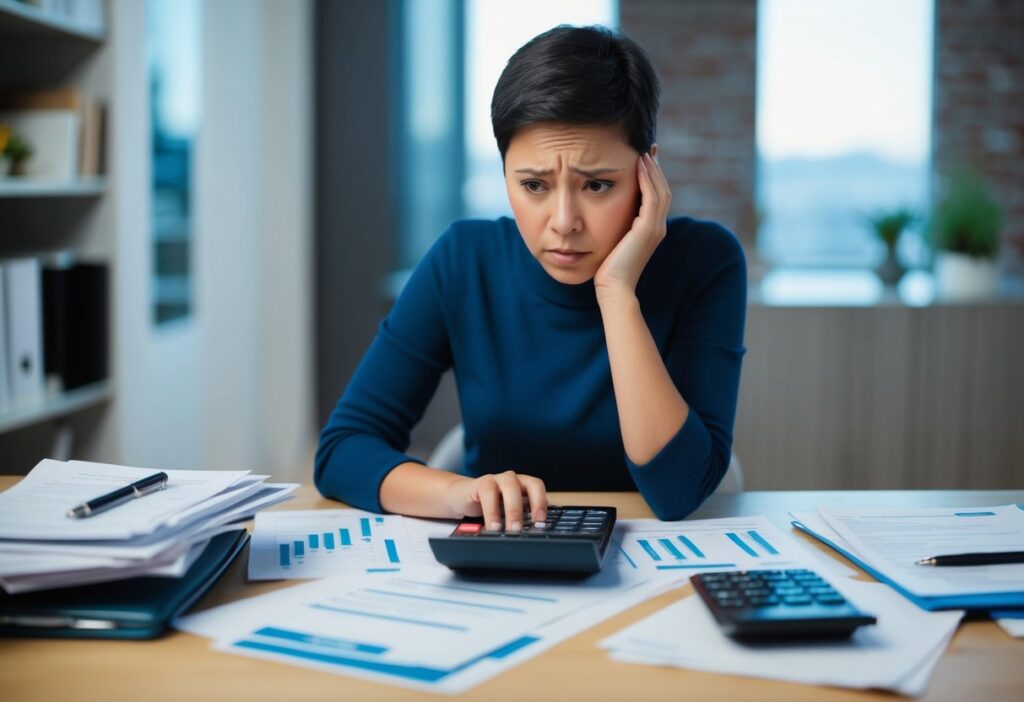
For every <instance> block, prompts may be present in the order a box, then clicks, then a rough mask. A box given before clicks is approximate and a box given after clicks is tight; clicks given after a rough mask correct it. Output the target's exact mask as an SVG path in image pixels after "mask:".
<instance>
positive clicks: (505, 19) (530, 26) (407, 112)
mask: <svg viewBox="0 0 1024 702" xmlns="http://www.w3.org/2000/svg"><path fill="white" fill-rule="evenodd" d="M559 24H573V25H589V24H603V25H605V26H608V27H613V28H614V27H617V26H618V2H617V0H559V1H558V2H551V0H521V1H520V2H517V3H505V2H501V1H500V0H404V2H403V3H402V4H401V37H402V41H401V50H400V51H401V56H400V58H398V59H397V61H398V64H399V65H400V66H401V68H402V70H401V76H402V77H401V79H400V87H399V91H398V95H397V96H396V105H397V114H398V115H399V116H398V121H397V124H396V126H397V128H398V130H399V149H398V151H399V154H400V155H399V162H398V163H396V164H395V168H396V171H397V173H398V177H397V185H398V190H399V201H400V208H399V209H400V215H399V220H400V223H399V227H400V231H401V246H400V259H401V260H400V265H401V266H403V267H405V268H410V267H412V266H415V265H416V263H417V262H418V261H419V260H420V258H421V257H422V256H423V254H424V253H425V252H426V250H427V249H428V248H429V247H430V245H431V244H432V243H433V241H434V240H435V239H436V238H437V237H438V236H439V235H440V234H441V233H442V232H443V231H444V229H445V227H447V226H448V224H449V223H450V222H452V221H453V220H455V219H460V218H463V217H484V218H488V219H491V218H494V217H498V216H500V215H502V214H509V209H508V199H507V197H506V194H505V181H504V177H503V176H502V171H501V157H500V155H499V154H498V147H497V145H496V144H495V141H494V135H493V133H492V131H491V95H492V93H493V92H494V86H495V84H496V83H497V82H498V76H499V75H501V71H502V70H503V69H504V67H505V64H506V62H507V61H508V59H509V58H510V57H511V56H512V54H513V53H515V51H516V49H518V48H519V47H520V46H522V45H523V44H525V43H526V42H527V41H529V40H530V39H532V38H533V37H535V36H537V35H538V34H540V33H541V32H544V31H546V30H548V29H551V28H552V27H555V26H557V25H559ZM403 280H404V276H403V275H401V274H399V275H398V276H397V277H396V278H395V279H393V280H389V281H388V282H387V283H386V287H387V288H388V289H389V290H391V291H392V292H393V291H394V290H397V289H398V288H400V287H401V284H402V281H403Z"/></svg>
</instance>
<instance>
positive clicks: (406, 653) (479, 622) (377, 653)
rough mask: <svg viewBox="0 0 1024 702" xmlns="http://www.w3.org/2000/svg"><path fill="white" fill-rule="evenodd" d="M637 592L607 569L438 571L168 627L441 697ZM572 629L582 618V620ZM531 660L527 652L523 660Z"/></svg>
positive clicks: (303, 590)
mask: <svg viewBox="0 0 1024 702" xmlns="http://www.w3.org/2000/svg"><path fill="white" fill-rule="evenodd" d="M643 584H644V581H643V580H641V579H638V578H636V577H635V576H632V577H631V578H629V579H623V578H622V577H620V575H619V574H618V573H617V572H616V571H615V570H614V569H609V570H608V571H607V572H604V573H601V574H598V575H595V576H592V577H591V578H588V579H586V580H582V581H571V582H565V581H550V580H549V581H532V582H529V581H524V582H518V581H517V582H507V581H506V582H500V581H497V580H494V579H480V578H463V577H459V576H456V575H454V574H452V573H450V572H441V571H438V570H434V569H432V570H413V569H409V571H408V572H406V571H403V572H402V573H379V574H372V573H362V574H359V575H351V576H345V577H335V578H327V579H323V580H318V581H314V582H310V583H306V584H303V585H300V586H297V587H294V588H288V589H286V590H279V591H277V592H274V593H270V594H269V595H264V596H261V597H256V598H251V599H249V600H242V601H240V602H234V603H231V604H228V605H224V606H222V607H216V608H213V609H210V610H206V611H203V612H198V613H196V614H192V615H188V616H186V617H183V618H181V619H180V620H178V621H177V622H175V626H176V627H178V628H180V629H183V630H185V631H189V632H191V633H194V634H198V635H201V636H207V637H209V638H213V639H215V640H216V644H215V648H217V649H218V650H224V651H230V652H233V653H240V654H243V655H252V656H257V657H260V658H270V659H274V660H283V661H286V662H289V663H293V664H296V665H302V666H307V667H312V668H317V669H319V670H327V671H330V672H334V673H340V674H345V675H353V676H357V677H364V678H368V679H371V680H376V681H379V682H387V683H391V684H397V685H402V686H406V687H413V688H416V689H426V690H434V691H442V692H456V691H460V690H462V689H465V688H466V687H468V686H469V685H471V684H476V682H479V681H480V678H479V677H477V676H476V675H467V674H468V673H469V672H470V669H472V668H477V667H478V666H479V667H480V669H488V670H489V671H490V672H489V673H488V674H487V676H489V675H494V674H496V673H497V672H500V669H504V668H502V667H501V661H503V660H504V659H505V658H507V657H510V656H511V654H512V653H513V652H514V651H518V650H520V649H522V648H527V647H529V646H533V645H534V644H536V643H538V642H539V641H540V637H538V636H535V635H532V634H531V633H530V632H531V630H533V629H537V628H539V627H541V626H543V625H545V624H549V623H551V622H557V621H561V620H564V619H566V618H568V617H571V616H572V615H573V614H574V613H581V612H582V611H583V610H585V609H586V608H588V607H591V606H594V605H597V604H599V603H603V602H608V601H613V600H615V601H619V602H620V603H627V604H628V603H630V602H631V600H629V599H628V597H627V596H626V595H627V593H630V592H631V591H633V590H634V589H635V588H639V587H641V586H642V585H643ZM578 621H579V625H580V626H583V627H585V626H588V625H589V624H590V623H592V621H593V620H592V619H590V618H587V617H582V618H581V619H579V620H578ZM531 655H532V654H531Z"/></svg>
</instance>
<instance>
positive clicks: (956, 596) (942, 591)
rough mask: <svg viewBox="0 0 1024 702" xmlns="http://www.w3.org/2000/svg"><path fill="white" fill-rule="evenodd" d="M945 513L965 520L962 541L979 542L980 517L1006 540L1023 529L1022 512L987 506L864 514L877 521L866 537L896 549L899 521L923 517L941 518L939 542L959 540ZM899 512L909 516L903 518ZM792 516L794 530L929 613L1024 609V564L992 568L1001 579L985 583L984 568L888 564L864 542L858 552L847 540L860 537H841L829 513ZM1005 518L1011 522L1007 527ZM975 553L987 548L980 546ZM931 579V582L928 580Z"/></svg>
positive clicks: (838, 527)
mask: <svg viewBox="0 0 1024 702" xmlns="http://www.w3.org/2000/svg"><path fill="white" fill-rule="evenodd" d="M943 511H945V512H951V514H952V515H954V516H956V517H957V518H958V519H963V520H964V524H965V528H964V536H963V538H965V539H971V538H975V539H976V538H978V533H979V530H978V529H976V528H975V527H976V526H978V525H979V524H980V521H981V520H982V519H986V520H991V521H992V522H993V524H996V525H998V527H999V530H1000V531H1001V532H1002V534H1000V536H1002V537H1006V538H1010V539H1015V538H1017V536H1016V535H1015V534H1016V533H1017V532H1019V531H1020V524H1019V522H1020V515H1019V513H1018V510H1017V509H1016V507H1015V506H1004V507H993V508H988V509H985V510H984V511H979V510H974V509H971V510H959V511H951V510H938V509H922V510H906V509H905V510H896V511H891V514H890V513H889V512H890V511H889V510H864V511H863V514H865V515H866V516H867V518H868V519H874V520H877V521H875V523H874V524H871V526H870V527H869V528H868V530H867V531H866V532H865V533H867V534H870V538H876V539H877V538H879V537H881V539H882V541H881V542H880V543H883V542H884V543H886V544H887V548H889V549H892V548H893V542H892V540H891V539H892V535H893V533H895V531H898V530H899V528H900V525H899V524H898V521H897V520H899V519H901V518H905V519H910V520H920V519H921V518H924V519H925V522H924V524H925V526H927V520H928V519H935V520H937V521H936V522H935V531H936V532H937V533H940V532H942V535H941V536H940V537H938V539H939V541H940V542H941V541H942V540H943V539H945V540H946V541H947V542H948V541H950V539H952V541H953V542H955V541H956V540H957V535H956V534H955V533H952V534H951V532H950V530H949V528H948V525H947V526H946V527H945V531H944V532H943V526H942V525H941V524H940V523H939V521H938V520H939V519H941V518H942V517H943V516H945V515H942V514H941V512H943ZM896 512H902V513H905V514H904V515H899V514H896ZM792 516H793V518H794V519H793V521H792V525H793V526H794V527H796V528H797V529H800V530H801V531H803V532H804V533H806V534H808V535H809V536H811V537H813V538H815V539H817V540H818V541H820V542H822V543H823V544H825V545H826V546H828V547H830V548H832V549H834V550H835V551H837V552H839V553H841V554H842V555H843V556H845V557H846V558H847V559H849V560H850V561H852V562H853V563H855V564H857V565H858V566H860V567H861V568H862V569H863V570H865V571H866V572H867V573H869V574H870V575H871V576H872V577H874V578H875V579H876V580H878V581H880V582H883V583H886V584H887V585H889V586H890V587H892V588H893V589H895V590H896V591H897V592H899V593H900V594H902V595H903V596H904V597H906V598H907V599H909V600H910V601H911V602H913V603H914V604H916V605H917V606H918V607H920V608H922V609H925V610H929V611H937V610H949V609H964V610H969V611H972V612H990V611H992V610H996V609H999V610H1016V609H1022V610H1024V588H1022V587H1021V584H1022V583H1024V578H1020V577H1018V575H1019V573H1020V571H1021V570H1024V566H1014V565H1010V566H994V567H993V568H996V569H999V576H998V577H996V576H994V575H989V576H988V578H987V579H986V571H985V570H983V568H985V567H969V568H963V567H961V568H935V567H931V566H916V565H896V566H894V561H893V560H892V559H888V560H887V559H885V558H883V557H879V555H878V553H877V552H875V551H872V550H870V549H869V548H868V547H867V544H866V543H865V542H864V541H861V542H860V548H858V547H857V545H856V544H854V543H852V542H851V541H849V540H848V538H847V536H849V538H856V537H855V536H854V535H853V534H852V532H850V531H848V530H847V531H846V534H841V533H840V532H839V531H837V529H842V528H843V525H842V524H841V523H840V522H839V521H837V520H836V515H835V514H833V513H832V512H830V511H829V510H825V509H823V510H819V513H817V514H815V513H808V514H793V515H792ZM845 516H848V517H849V516H851V515H850V513H847V514H846V515H845ZM1007 520H1009V522H1010V523H1007ZM921 524H922V523H921V522H920V521H918V522H917V524H916V525H915V526H917V527H918V528H919V529H920V528H921ZM907 528H908V529H910V528H911V527H910V526H908V527H907ZM886 532H888V534H887V536H888V540H887V539H886ZM920 538H921V540H922V542H926V541H927V539H926V538H924V537H920ZM982 538H984V537H982ZM897 548H898V547H897ZM920 548H924V549H926V550H927V549H928V548H932V546H929V545H927V544H926V543H922V545H921V546H920ZM977 550H984V549H983V548H979V549H977ZM868 553H874V554H875V557H874V558H872V557H870V556H868V555H866V554H868ZM931 555H938V554H937V553H936V554H931ZM904 560H905V561H906V562H907V563H913V561H914V559H913V558H906V559H904ZM957 571H959V572H957ZM954 576H955V577H954ZM929 580H931V581H932V582H929Z"/></svg>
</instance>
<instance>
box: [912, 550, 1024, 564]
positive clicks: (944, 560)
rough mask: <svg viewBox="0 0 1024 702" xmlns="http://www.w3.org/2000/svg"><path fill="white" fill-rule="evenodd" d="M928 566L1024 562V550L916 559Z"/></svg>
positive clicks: (952, 554) (918, 562) (956, 554)
mask: <svg viewBox="0 0 1024 702" xmlns="http://www.w3.org/2000/svg"><path fill="white" fill-rule="evenodd" d="M916 563H917V565H927V566H976V565H999V564H1001V563H1024V551H991V552H989V553H951V554H949V555H945V556H932V557H931V558H922V559H921V560H919V561H916Z"/></svg>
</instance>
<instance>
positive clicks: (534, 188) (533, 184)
mask: <svg viewBox="0 0 1024 702" xmlns="http://www.w3.org/2000/svg"><path fill="white" fill-rule="evenodd" d="M521 185H522V186H523V187H524V188H526V189H527V191H529V192H531V193H539V192H540V189H541V188H542V187H544V185H543V184H542V183H541V182H540V181H537V180H524V181H523V182H522V183H521Z"/></svg>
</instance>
